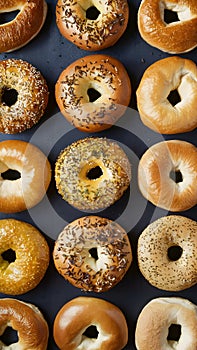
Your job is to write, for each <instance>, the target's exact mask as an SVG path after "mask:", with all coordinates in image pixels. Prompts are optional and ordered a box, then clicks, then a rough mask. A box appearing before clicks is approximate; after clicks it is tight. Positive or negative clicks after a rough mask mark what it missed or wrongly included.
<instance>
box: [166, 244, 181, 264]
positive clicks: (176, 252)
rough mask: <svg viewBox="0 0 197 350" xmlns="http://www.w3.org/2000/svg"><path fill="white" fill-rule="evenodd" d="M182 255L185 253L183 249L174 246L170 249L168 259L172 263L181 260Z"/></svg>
mask: <svg viewBox="0 0 197 350" xmlns="http://www.w3.org/2000/svg"><path fill="white" fill-rule="evenodd" d="M182 253H183V249H182V248H181V247H180V246H178V245H174V246H172V247H170V248H168V258H169V259H170V260H171V261H177V260H179V259H180V257H181V255H182Z"/></svg>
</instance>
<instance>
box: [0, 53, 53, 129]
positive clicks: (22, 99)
mask: <svg viewBox="0 0 197 350" xmlns="http://www.w3.org/2000/svg"><path fill="white" fill-rule="evenodd" d="M11 89H14V90H16V92H17V94H18V96H17V101H16V102H15V103H14V104H12V105H11V106H9V105H7V104H6V103H5V102H4V101H3V94H4V92H5V91H6V90H8V91H9V90H11ZM47 104H48V87H47V83H46V81H45V79H44V78H43V76H42V74H41V73H40V72H39V71H38V70H37V69H36V68H35V67H33V66H32V65H31V64H30V63H28V62H25V61H22V60H16V59H7V60H3V61H0V132H2V133H5V134H15V133H18V132H22V131H24V130H26V129H29V128H31V127H32V126H33V125H34V124H36V123H38V121H39V120H40V118H41V117H42V116H43V114H44V112H45V109H46V107H47Z"/></svg>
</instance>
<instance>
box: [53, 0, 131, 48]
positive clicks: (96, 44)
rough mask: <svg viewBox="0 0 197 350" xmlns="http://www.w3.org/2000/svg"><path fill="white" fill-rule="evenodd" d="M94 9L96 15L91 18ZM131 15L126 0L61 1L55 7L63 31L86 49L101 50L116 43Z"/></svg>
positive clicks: (69, 38)
mask: <svg viewBox="0 0 197 350" xmlns="http://www.w3.org/2000/svg"><path fill="white" fill-rule="evenodd" d="M91 9H93V11H96V13H97V14H98V17H97V18H96V16H94V15H93V17H94V18H89V17H92V16H91V14H90V12H89V11H91ZM89 14H90V16H89ZM128 18H129V7H128V3H127V1H126V0H112V1H111V0H104V1H102V2H101V1H99V0H89V1H86V0H76V1H75V0H71V1H70V0H58V2H57V7H56V21H57V26H58V28H59V30H60V32H61V34H62V35H63V36H64V37H65V38H66V39H68V40H69V41H71V42H72V43H74V44H75V45H77V46H78V47H80V48H81V49H83V50H91V51H98V50H103V49H105V48H107V47H110V46H112V45H114V44H115V43H116V42H117V41H118V40H119V39H120V37H121V36H122V35H123V33H124V31H125V29H126V27H127V23H128Z"/></svg>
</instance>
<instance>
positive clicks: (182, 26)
mask: <svg viewBox="0 0 197 350" xmlns="http://www.w3.org/2000/svg"><path fill="white" fill-rule="evenodd" d="M165 9H167V10H171V11H174V12H176V13H177V15H178V18H179V21H176V22H173V23H169V24H168V23H166V22H165V20H164V11H165ZM138 28H139V32H140V34H141V37H142V38H143V39H144V40H145V41H146V42H147V43H148V44H149V45H151V46H154V47H156V48H158V49H160V50H162V51H164V52H168V53H171V54H180V53H184V52H188V51H191V50H193V49H194V48H195V47H196V46H197V2H196V0H170V1H168V0H162V1H161V0H151V1H150V0H142V2H141V5H140V7H139V11H138Z"/></svg>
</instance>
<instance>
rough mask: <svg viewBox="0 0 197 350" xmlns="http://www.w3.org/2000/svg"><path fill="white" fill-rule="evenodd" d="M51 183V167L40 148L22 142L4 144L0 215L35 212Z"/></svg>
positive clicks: (0, 153)
mask: <svg viewBox="0 0 197 350" xmlns="http://www.w3.org/2000/svg"><path fill="white" fill-rule="evenodd" d="M10 171H11V172H12V171H14V178H12V174H10V175H9V172H10ZM50 180H51V166H50V163H49V161H48V160H47V158H46V156H45V155H44V154H43V153H42V152H41V151H40V150H39V149H38V148H37V147H35V146H34V145H32V144H30V143H28V142H24V141H18V140H7V141H2V142H0V212H3V213H15V212H20V211H23V210H26V209H30V208H32V207H33V206H35V205H36V204H38V203H39V202H40V201H41V200H42V198H43V197H44V195H45V194H46V191H47V188H48V186H49V184H50Z"/></svg>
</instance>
